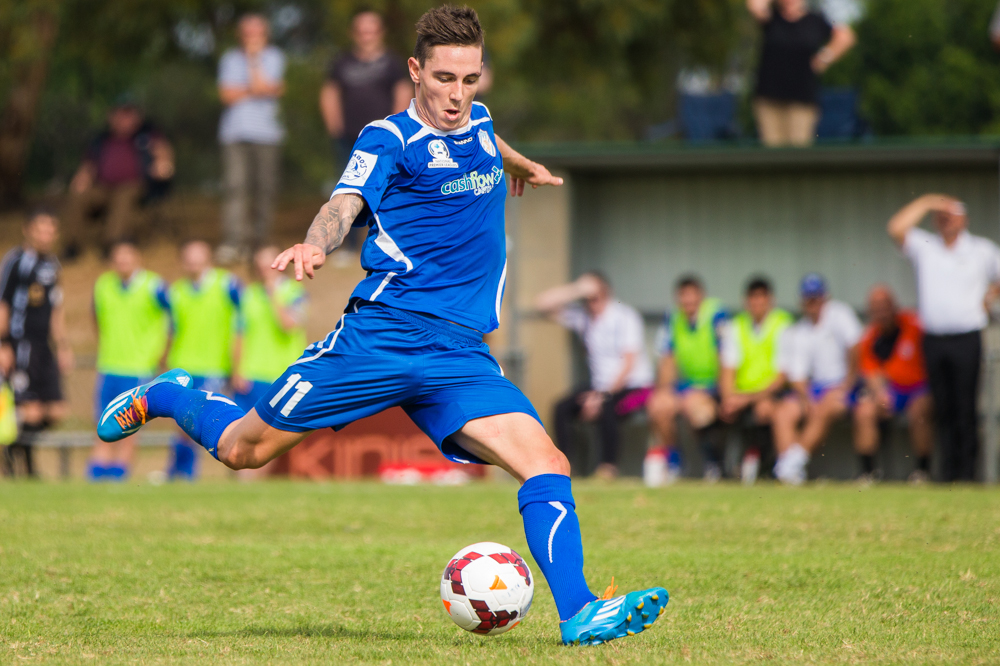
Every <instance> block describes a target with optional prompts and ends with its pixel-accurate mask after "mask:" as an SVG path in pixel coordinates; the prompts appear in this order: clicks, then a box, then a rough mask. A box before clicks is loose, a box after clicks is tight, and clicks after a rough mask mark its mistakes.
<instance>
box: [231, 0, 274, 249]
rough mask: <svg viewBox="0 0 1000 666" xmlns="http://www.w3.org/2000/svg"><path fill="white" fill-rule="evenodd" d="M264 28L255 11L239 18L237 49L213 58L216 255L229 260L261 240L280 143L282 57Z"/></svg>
mask: <svg viewBox="0 0 1000 666" xmlns="http://www.w3.org/2000/svg"><path fill="white" fill-rule="evenodd" d="M269 32H270V28H269V26H268V22H267V19H265V18H264V17H263V16H261V15H259V14H247V15H245V16H243V17H242V18H241V19H240V22H239V38H240V47H239V48H234V49H230V50H228V51H226V52H225V53H224V54H223V55H222V59H221V60H220V61H219V97H220V99H221V100H222V103H223V104H224V105H225V107H226V108H225V109H224V110H223V112H222V118H221V119H220V120H219V143H221V144H222V163H223V172H224V173H223V181H224V190H225V201H224V203H223V208H222V224H223V232H224V240H223V244H222V246H221V247H219V251H218V255H217V257H216V259H217V260H218V261H219V263H221V264H231V263H233V262H235V261H237V260H239V259H241V258H246V257H248V256H249V254H250V252H251V250H252V249H253V248H255V247H259V246H260V245H261V244H263V243H266V242H267V240H268V234H269V233H270V231H271V219H272V218H273V216H274V197H275V195H276V193H277V189H278V175H279V174H278V169H279V164H280V160H281V141H282V139H283V138H284V136H285V130H284V128H283V127H282V126H281V122H280V120H279V119H278V112H279V109H278V99H279V98H280V97H281V96H282V95H283V94H284V92H285V83H284V74H285V55H284V53H282V52H281V50H280V49H278V48H277V47H275V46H271V45H269V44H268V37H269ZM251 192H253V193H255V194H256V201H255V202H254V204H255V205H254V214H253V225H252V226H251V225H250V223H249V221H248V211H249V208H250V204H251V201H250V199H251Z"/></svg>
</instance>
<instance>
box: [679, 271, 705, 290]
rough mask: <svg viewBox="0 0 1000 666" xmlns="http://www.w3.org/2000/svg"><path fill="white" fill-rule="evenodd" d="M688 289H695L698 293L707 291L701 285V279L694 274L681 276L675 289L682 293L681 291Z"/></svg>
mask: <svg viewBox="0 0 1000 666" xmlns="http://www.w3.org/2000/svg"><path fill="white" fill-rule="evenodd" d="M688 287H694V288H695V289H697V290H698V291H705V287H704V285H702V283H701V278H700V277H698V276H697V275H695V274H694V273H687V274H685V275H682V276H680V277H679V278H678V279H677V286H676V287H675V288H674V289H675V290H676V291H680V290H681V289H687V288H688Z"/></svg>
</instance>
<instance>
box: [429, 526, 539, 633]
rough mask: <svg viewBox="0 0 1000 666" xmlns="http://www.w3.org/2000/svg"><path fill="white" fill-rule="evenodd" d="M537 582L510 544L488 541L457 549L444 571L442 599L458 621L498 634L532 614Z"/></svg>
mask: <svg viewBox="0 0 1000 666" xmlns="http://www.w3.org/2000/svg"><path fill="white" fill-rule="evenodd" d="M534 594H535V584H534V582H532V579H531V572H530V571H529V570H528V565H527V564H525V563H524V560H523V559H521V556H520V555H518V554H517V553H515V552H514V551H513V550H511V549H510V548H508V547H507V546H502V545H500V544H498V543H492V542H489V541H484V542H483V543H474V544H472V545H471V546H467V547H466V548H463V549H462V550H460V551H458V552H457V553H455V556H454V557H453V558H451V561H450V562H448V566H446V567H445V568H444V573H443V574H441V601H443V602H444V610H445V612H447V613H448V617H450V618H451V619H452V620H453V621H454V622H455V624H457V625H458V626H460V627H462V629H465V630H466V631H471V632H472V633H474V634H482V635H484V636H495V635H497V634H502V633H504V632H505V631H508V630H510V629H513V628H514V627H516V626H517V625H518V623H519V622H520V621H521V620H523V619H524V616H525V615H527V614H528V609H529V608H531V598H532V597H533V596H534Z"/></svg>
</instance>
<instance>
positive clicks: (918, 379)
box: [854, 284, 932, 483]
mask: <svg viewBox="0 0 1000 666" xmlns="http://www.w3.org/2000/svg"><path fill="white" fill-rule="evenodd" d="M868 318H869V321H870V322H871V323H870V324H869V325H868V328H867V329H865V333H864V335H863V336H862V337H861V342H860V343H858V349H859V359H860V370H861V377H862V379H863V380H864V390H863V391H862V394H861V396H860V397H859V398H858V402H857V406H856V407H855V409H854V447H855V449H856V450H857V452H858V456H860V458H861V466H862V476H861V479H862V480H863V481H869V482H870V481H872V480H874V475H875V452H876V451H878V447H879V439H882V438H883V433H885V432H886V431H887V430H888V429H887V428H885V427H883V426H888V425H889V424H890V420H891V419H892V418H893V417H894V416H897V415H899V414H906V416H907V420H908V421H909V424H910V439H911V440H912V442H913V452H914V454H916V457H917V468H916V470H914V472H913V473H912V474H911V475H910V481H911V482H913V483H920V482H923V481H927V480H929V478H930V476H929V475H930V460H931V412H932V403H931V396H930V394H929V393H928V390H927V372H926V370H925V369H924V351H923V331H922V330H921V328H920V322H919V321H918V320H917V315H916V314H915V313H913V312H906V311H900V309H899V308H898V307H897V306H896V298H895V296H893V293H892V290H891V289H889V287H887V286H886V285H884V284H879V285H875V286H874V287H872V290H871V292H869V294H868Z"/></svg>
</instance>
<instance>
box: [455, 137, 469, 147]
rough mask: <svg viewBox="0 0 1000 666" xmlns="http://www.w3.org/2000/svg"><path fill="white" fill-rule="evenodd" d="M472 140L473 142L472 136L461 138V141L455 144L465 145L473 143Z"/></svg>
mask: <svg viewBox="0 0 1000 666" xmlns="http://www.w3.org/2000/svg"><path fill="white" fill-rule="evenodd" d="M471 142H472V137H471V136H470V137H469V138H468V139H461V140H459V141H456V142H455V145H456V146H464V145H465V144H467V143H471Z"/></svg>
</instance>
